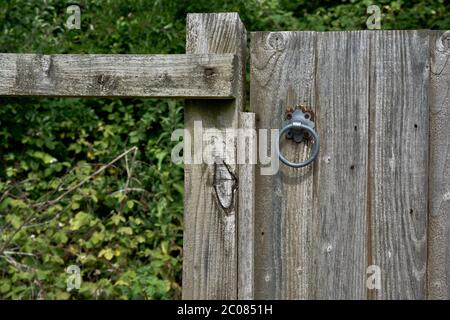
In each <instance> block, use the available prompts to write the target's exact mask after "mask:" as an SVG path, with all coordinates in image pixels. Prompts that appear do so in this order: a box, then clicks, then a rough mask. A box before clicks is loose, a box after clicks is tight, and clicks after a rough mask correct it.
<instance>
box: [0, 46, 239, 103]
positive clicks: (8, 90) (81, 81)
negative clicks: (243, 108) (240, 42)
mask: <svg viewBox="0 0 450 320" xmlns="http://www.w3.org/2000/svg"><path fill="white" fill-rule="evenodd" d="M237 67H238V65H237V61H236V60H235V57H234V55H233V54H214V55H211V54H186V55H181V54H180V55H71V54H68V55H38V54H8V53H6V54H5V53H3V54H0V96H63V97H69V96H77V97H158V98H160V97H170V98H185V97H186V98H205V99H206V98H207V99H215V98H220V99H230V98H234V97H235V94H236V92H235V90H236V89H237V85H236V82H237V81H238V79H237V78H236V77H235V76H234V75H235V73H236V72H237V69H236V68H237Z"/></svg>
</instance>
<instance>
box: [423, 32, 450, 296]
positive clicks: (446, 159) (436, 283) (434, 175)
mask: <svg viewBox="0 0 450 320" xmlns="http://www.w3.org/2000/svg"><path fill="white" fill-rule="evenodd" d="M431 44H432V47H431V87H430V177H429V178H430V188H429V192H430V202H429V205H430V208H429V219H430V221H429V229H428V232H429V236H428V241H429V244H428V249H429V253H428V298H429V299H450V125H449V124H450V62H449V60H450V31H447V32H445V33H443V32H440V31H436V32H434V33H433V37H432V41H431Z"/></svg>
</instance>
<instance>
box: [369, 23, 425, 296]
mask: <svg viewBox="0 0 450 320" xmlns="http://www.w3.org/2000/svg"><path fill="white" fill-rule="evenodd" d="M370 53H371V66H370V67H371V75H370V82H371V83H370V88H371V93H370V100H369V103H370V131H369V136H370V142H369V157H370V160H369V161H370V178H369V192H370V207H369V216H370V221H371V232H370V235H371V239H370V241H371V249H370V250H371V251H370V252H371V256H370V261H369V263H371V264H374V265H378V266H379V267H380V268H381V289H380V290H374V291H373V298H375V299H424V298H425V297H426V267H427V201H428V179H427V175H428V100H427V98H428V89H429V72H430V70H429V69H430V66H429V59H428V57H429V36H428V33H427V32H426V31H383V32H374V33H373V38H372V39H371V49H370Z"/></svg>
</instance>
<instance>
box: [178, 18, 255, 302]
mask: <svg viewBox="0 0 450 320" xmlns="http://www.w3.org/2000/svg"><path fill="white" fill-rule="evenodd" d="M186 36H187V39H186V51H187V53H195V54H200V53H208V54H212V53H216V54H220V53H233V54H236V55H237V64H238V70H240V72H237V73H236V75H235V76H236V77H238V81H236V85H237V87H238V88H237V90H236V92H237V94H236V99H234V100H187V101H186V106H185V128H186V129H187V131H188V132H189V133H190V136H191V137H193V139H191V140H192V142H195V140H196V139H198V138H200V139H201V136H198V132H196V133H195V134H196V136H195V137H194V125H195V124H198V123H194V122H197V121H201V125H202V127H203V129H206V128H212V129H216V130H218V131H224V130H225V129H226V128H233V129H236V128H238V126H239V112H240V111H242V106H243V101H244V99H243V96H244V79H245V63H244V59H245V46H246V30H245V27H244V25H243V24H242V22H241V20H240V18H239V15H238V14H237V13H211V14H188V17H187V35H186ZM215 72H216V71H215V70H214V68H205V70H204V76H205V77H215V76H216V75H215ZM184 141H185V148H184V152H185V155H186V154H187V153H188V152H191V146H189V145H188V144H187V139H185V140H184ZM218 144H220V143H211V142H210V143H208V144H207V143H206V142H203V143H202V145H203V150H204V151H205V153H204V154H205V155H206V153H207V152H206V148H208V150H213V149H214V148H220V147H221V146H220V145H218ZM226 148H228V149H227V150H226V153H227V154H231V155H232V156H233V155H234V158H236V157H235V155H236V144H235V143H233V144H230V145H227V146H226ZM208 156H210V155H208ZM196 160H198V158H196ZM237 175H238V174H237V166H236V165H235V162H233V163H226V162H225V159H223V158H220V157H218V158H216V159H215V163H214V164H205V163H204V161H202V162H201V163H196V164H185V202H184V254H183V299H236V298H237V295H238V294H237V291H238V290H237V286H238V284H237V283H238V280H237V279H238V274H237V245H236V238H237V228H236V221H237V207H238V200H237V198H238V195H237V191H236V190H237V186H238V177H237Z"/></svg>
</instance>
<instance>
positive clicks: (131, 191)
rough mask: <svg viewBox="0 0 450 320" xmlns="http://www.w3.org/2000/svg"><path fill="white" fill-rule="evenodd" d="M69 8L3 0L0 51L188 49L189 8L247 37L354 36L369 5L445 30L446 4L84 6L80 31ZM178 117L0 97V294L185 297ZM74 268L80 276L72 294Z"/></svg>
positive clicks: (122, 103)
mask: <svg viewBox="0 0 450 320" xmlns="http://www.w3.org/2000/svg"><path fill="white" fill-rule="evenodd" d="M72 3H73V2H72V1H61V0H59V1H57V0H46V1H44V0H37V1H29V0H6V1H2V2H1V3H0V52H28V53H148V54H151V53H183V52H184V42H185V23H186V21H185V17H186V13H187V12H224V11H238V12H239V13H240V15H241V18H242V20H243V21H244V23H245V25H246V27H247V30H249V31H255V30H271V31H276V30H352V29H366V25H365V23H366V19H367V17H368V15H367V14H366V8H367V6H368V5H370V4H378V5H380V7H381V9H382V13H383V16H382V21H381V23H382V28H383V29H424V28H430V29H450V22H449V21H450V19H449V17H448V12H449V9H450V8H449V4H448V2H446V3H444V1H443V0H437V1H436V0H412V1H406V0H395V1H389V0H380V1H368V0H348V1H336V0H321V1H317V0H299V1H291V0H217V1H206V0H196V1H181V0H178V1H172V0H170V1H169V0H152V1H149V0H130V1H125V0H114V1H113V0H104V1H101V0H90V1H87V0H86V1H79V2H78V3H79V4H80V6H81V21H82V23H81V30H67V29H66V27H65V21H66V19H67V17H68V15H67V14H66V12H65V10H66V8H67V6H68V4H72ZM182 112H183V105H182V103H181V102H174V101H159V100H144V101H142V100H139V99H130V100H107V99H31V98H29V99H23V98H20V99H19V98H16V99H11V98H3V99H0V298H8V299H21V298H23V299H35V298H45V299H105V298H107V299H169V298H179V297H180V286H181V259H182V211H183V172H182V167H180V166H176V165H174V164H172V163H171V161H170V152H171V148H172V147H173V144H174V143H172V142H170V134H171V132H172V130H174V129H176V128H180V127H182V125H183V117H182ZM133 147H136V148H137V149H138V152H137V153H135V152H134V151H133V150H134V149H131V148H133ZM127 150H128V151H129V152H128V153H126V154H125V155H124V152H125V151H127ZM130 150H131V151H130ZM120 155H122V156H121V157H119V159H118V160H117V161H116V162H111V161H112V160H113V159H115V158H116V157H118V156H120ZM101 168H104V170H101V172H98V170H99V169H101ZM72 264H74V265H77V266H79V267H80V269H81V272H82V284H81V288H80V289H79V290H73V291H71V292H67V291H66V280H67V278H68V274H67V273H66V272H65V269H66V268H67V267H68V266H69V265H72Z"/></svg>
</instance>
